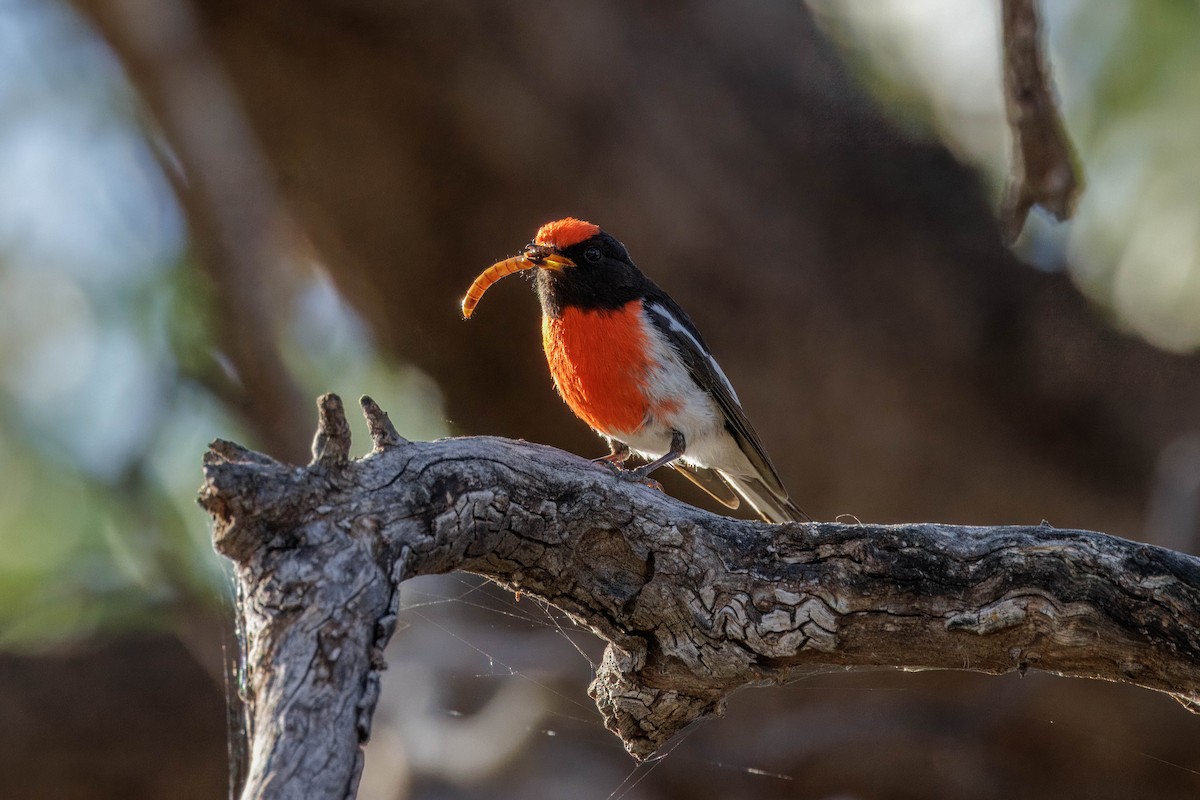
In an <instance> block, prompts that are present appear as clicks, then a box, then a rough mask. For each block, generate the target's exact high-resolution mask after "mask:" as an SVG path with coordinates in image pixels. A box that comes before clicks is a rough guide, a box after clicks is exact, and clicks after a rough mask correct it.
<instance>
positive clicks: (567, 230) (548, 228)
mask: <svg viewBox="0 0 1200 800" xmlns="http://www.w3.org/2000/svg"><path fill="white" fill-rule="evenodd" d="M599 232H600V226H599V225H593V224H592V223H590V222H584V221H583V220H581V219H575V218H574V217H567V218H566V219H560V220H555V221H554V222H547V223H546V224H545V225H543V226H542V227H540V228H538V232H537V236H535V237H534V239H533V243H534V244H538V245H541V246H542V247H553V248H554V249H555V250H563V249H565V248H567V247H570V246H571V245H576V244H579V243H580V242H582V241H585V240H587V239H590V238H592V237H593V236H595V235H596V234H597V233H599Z"/></svg>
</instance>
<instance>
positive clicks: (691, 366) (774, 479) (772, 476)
mask: <svg viewBox="0 0 1200 800" xmlns="http://www.w3.org/2000/svg"><path fill="white" fill-rule="evenodd" d="M656 289H657V287H656ZM643 307H644V308H645V310H646V315H647V316H648V317H649V319H650V321H651V322H652V323H654V325H655V327H657V328H658V330H659V331H661V332H662V333H663V335H665V336H666V337H667V340H668V341H670V342H671V345H672V346H673V347H674V348H675V350H676V351H677V352H678V353H679V357H680V359H681V360H682V361H683V363H684V365H685V366H686V367H687V369H688V372H689V373H691V376H692V379H693V380H694V381H696V383H697V384H699V386H700V387H701V388H703V389H704V390H706V391H708V392H709V393H711V394H712V396H713V397H714V398H715V399H716V401H717V405H718V406H719V407H720V409H721V413H722V414H723V415H724V417H725V427H726V429H727V430H728V431H729V433H730V434H731V435H732V436H733V438H734V440H735V441H736V442H737V443H738V447H740V448H741V450H742V452H743V453H745V455H746V458H747V459H749V460H750V463H751V465H753V467H754V469H755V471H756V472H758V476H759V478H760V479H761V480H762V482H763V484H764V485H765V486H766V487H767V488H768V489H770V491H771V493H772V494H774V495H775V496H776V497H778V498H779V499H781V500H782V499H786V498H787V496H788V494H787V490H786V489H784V488H783V481H781V480H780V479H779V473H778V472H777V471H776V469H775V465H774V464H772V463H771V458H770V456H768V455H767V451H766V448H764V447H763V444H762V440H760V439H759V438H758V434H757V433H756V432H755V430H754V426H752V425H751V424H750V420H748V419H746V414H745V412H743V411H742V406H741V403H739V402H738V399H737V392H735V391H734V390H733V386H732V385H731V384H730V383H729V379H728V378H726V377H725V373H724V372H722V371H721V367H720V366H719V365H718V364H717V361H716V359H714V358H713V357H712V354H711V353H710V352H709V350H708V346H707V345H705V344H704V340H703V339H702V338H700V332H699V331H698V330H696V326H695V325H694V324H693V323H692V321H691V319H689V318H688V315H687V312H685V311H684V310H683V309H682V308H680V307H679V305H678V304H677V303H676V302H675V301H674V300H672V299H671V298H670V297H668V296H667V294H666V293H665V292H663V291H662V290H661V289H659V290H657V291H653V292H650V293H648V294H647V296H646V299H645V301H644V302H643ZM718 499H720V498H718Z"/></svg>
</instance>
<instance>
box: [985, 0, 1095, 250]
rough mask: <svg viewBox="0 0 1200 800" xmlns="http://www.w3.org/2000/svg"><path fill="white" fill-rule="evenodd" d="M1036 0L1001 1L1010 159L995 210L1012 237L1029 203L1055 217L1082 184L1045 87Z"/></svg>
mask: <svg viewBox="0 0 1200 800" xmlns="http://www.w3.org/2000/svg"><path fill="white" fill-rule="evenodd" d="M1035 2H1036V0H1001V8H1002V11H1001V16H1002V18H1003V31H1004V99H1005V109H1006V111H1007V114H1008V124H1009V126H1010V127H1011V128H1012V135H1013V164H1012V173H1011V174H1010V176H1009V182H1008V188H1007V189H1006V191H1005V199H1004V204H1003V207H1002V209H1001V212H1000V222H1001V230H1002V233H1003V235H1004V238H1005V239H1006V240H1007V241H1009V242H1012V241H1014V240H1015V239H1016V238H1017V237H1018V236H1019V235H1020V234H1021V229H1022V228H1023V227H1024V226H1025V218H1026V217H1027V216H1028V215H1029V209H1030V208H1032V207H1033V206H1035V205H1040V206H1041V207H1042V208H1044V209H1046V210H1047V211H1049V212H1050V213H1051V214H1053V215H1054V216H1055V218H1056V219H1058V220H1059V221H1062V220H1065V219H1067V218H1069V217H1070V216H1071V215H1072V214H1073V213H1074V211H1075V200H1076V198H1077V197H1078V196H1079V192H1080V190H1081V189H1082V184H1081V181H1080V178H1079V175H1078V171H1077V169H1076V159H1075V152H1074V149H1073V148H1072V146H1071V142H1070V139H1069V138H1068V137H1067V132H1066V127H1065V126H1064V124H1063V121H1062V117H1061V116H1060V115H1059V112H1058V106H1057V104H1056V103H1055V101H1054V97H1053V94H1052V91H1051V85H1050V75H1049V70H1048V69H1047V65H1046V57H1045V54H1044V53H1043V52H1042V32H1041V24H1040V22H1039V20H1038V14H1037V7H1036V6H1035Z"/></svg>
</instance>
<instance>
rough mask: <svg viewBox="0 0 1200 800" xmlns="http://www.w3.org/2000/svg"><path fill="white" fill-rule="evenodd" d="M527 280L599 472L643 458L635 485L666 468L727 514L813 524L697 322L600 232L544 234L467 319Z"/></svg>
mask: <svg viewBox="0 0 1200 800" xmlns="http://www.w3.org/2000/svg"><path fill="white" fill-rule="evenodd" d="M531 269H536V270H537V271H536V273H535V277H534V285H535V288H536V290H537V295H538V299H539V300H540V301H541V305H542V347H543V349H544V350H545V351H546V361H547V362H549V365H550V375H551V377H552V378H553V379H554V386H555V388H556V389H557V390H558V393H559V395H561V396H562V399H563V400H564V401H565V402H566V404H567V406H568V407H569V408H570V409H571V411H573V412H574V413H575V416H577V417H579V418H580V419H581V420H583V421H584V422H586V423H587V424H588V425H589V426H591V428H592V429H593V430H595V431H596V432H597V433H599V434H600V435H601V436H603V437H604V438H605V439H606V440H607V441H608V446H609V454H608V455H606V456H602V457H601V458H599V459H596V460H597V461H607V462H609V463H610V464H612V465H613V466H614V467H616V468H618V469H621V468H622V467H623V466H624V463H625V461H626V460H627V459H628V458H629V457H630V455H631V454H633V453H636V454H637V455H639V456H641V457H642V458H644V459H646V460H647V461H648V463H646V464H645V465H644V466H641V467H638V468H637V469H632V470H623V469H621V472H622V474H623V475H625V476H627V477H630V478H632V479H636V480H643V481H644V480H646V479H647V476H648V475H649V474H650V473H651V472H653V471H654V470H656V469H658V468H659V467H663V466H667V465H670V466H672V467H674V468H675V469H677V470H679V472H681V473H682V474H683V475H685V476H686V477H687V478H689V479H690V480H691V481H692V482H693V483H695V484H696V485H697V486H699V487H700V488H701V489H703V490H704V491H706V492H708V493H709V494H711V495H712V496H713V497H714V498H716V499H717V500H719V501H720V502H721V503H724V504H725V505H726V506H728V507H729V508H737V507H738V505H739V504H740V499H739V498H744V499H745V500H746V502H748V503H749V504H750V505H751V506H752V507H753V508H754V510H755V511H756V512H758V514H759V515H760V516H762V517H763V519H765V520H767V521H770V522H787V521H792V520H807V519H809V517H808V515H807V514H805V513H804V512H803V511H802V510H801V509H800V508H799V507H798V506H796V504H795V503H793V502H792V501H791V500H790V499H789V498H788V492H787V490H786V489H785V488H784V487H783V483H782V482H781V481H780V479H779V473H778V472H777V471H776V470H775V466H774V465H773V464H772V463H771V459H770V457H769V456H768V455H767V451H766V449H764V448H763V445H762V442H761V441H760V440H759V438H758V434H757V433H755V432H754V427H753V426H752V425H751V424H750V420H748V419H747V418H746V414H745V412H743V411H742V407H741V404H740V402H739V401H738V396H737V392H735V391H734V390H733V386H732V385H731V384H730V383H729V379H728V378H726V377H725V373H724V372H723V371H722V370H721V367H720V366H719V365H718V364H717V361H716V359H714V358H713V356H712V353H710V352H709V349H708V347H707V346H706V345H705V344H704V339H703V338H701V336H700V332H699V331H698V330H696V326H695V325H694V324H693V323H692V320H691V319H690V318H689V317H688V315H687V314H686V313H685V312H684V310H683V309H682V308H680V307H679V305H678V304H677V303H676V302H675V301H674V300H672V299H671V298H670V296H669V295H667V293H666V292H664V291H663V290H662V289H660V288H658V286H656V285H655V284H654V282H653V281H651V280H650V279H649V278H647V277H646V276H645V275H643V274H642V273H641V271H640V270H639V269H638V268H637V267H636V266H635V265H634V263H633V259H631V258H630V257H629V253H628V251H626V249H625V246H624V245H622V244H621V243H620V242H619V241H617V240H616V239H614V238H613V237H612V236H610V235H609V234H607V233H605V232H604V231H602V230H600V228H599V227H598V226H596V225H593V224H592V223H590V222H584V221H583V220H579V219H575V218H573V217H568V218H566V219H560V220H558V221H556V222H550V223H547V224H545V225H543V226H542V227H541V228H540V229H539V230H538V232H537V236H536V237H534V239H533V241H532V242H530V243H529V244H528V245H526V246H525V249H524V251H523V252H522V253H521V254H520V255H518V256H514V257H513V258H508V259H505V260H503V261H500V262H498V263H496V264H493V265H492V266H491V267H489V268H488V269H486V270H484V272H483V273H482V274H480V275H479V277H478V278H476V279H475V282H474V283H472V284H471V287H470V289H468V290H467V294H466V296H465V297H464V298H463V301H462V313H463V317H464V318H467V319H469V318H470V316H471V314H472V313H474V311H475V306H476V305H478V303H479V301H480V299H481V298H482V297H483V294H484V292H486V291H487V290H488V287H490V286H491V285H492V284H494V283H495V282H496V281H498V280H500V279H501V278H503V277H505V276H507V275H511V274H513V273H515V272H520V271H523V270H531Z"/></svg>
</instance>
